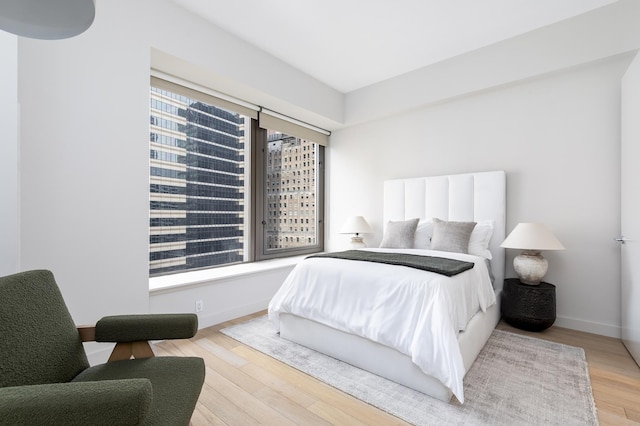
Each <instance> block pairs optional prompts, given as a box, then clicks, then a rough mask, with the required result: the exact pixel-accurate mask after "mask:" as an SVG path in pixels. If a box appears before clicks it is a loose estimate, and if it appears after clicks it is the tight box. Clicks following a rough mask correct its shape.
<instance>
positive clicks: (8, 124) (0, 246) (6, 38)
mask: <svg viewBox="0 0 640 426" xmlns="http://www.w3.org/2000/svg"><path fill="white" fill-rule="evenodd" d="M0 93H1V94H2V96H0V153H1V155H0V198H1V199H2V202H1V203H0V276H4V275H9V274H13V273H15V272H18V268H19V266H18V38H17V37H16V36H14V35H12V34H9V33H7V32H4V31H1V30H0Z"/></svg>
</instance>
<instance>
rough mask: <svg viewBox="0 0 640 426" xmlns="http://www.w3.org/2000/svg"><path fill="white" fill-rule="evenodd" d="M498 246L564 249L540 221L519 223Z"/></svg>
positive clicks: (536, 249) (535, 249)
mask: <svg viewBox="0 0 640 426" xmlns="http://www.w3.org/2000/svg"><path fill="white" fill-rule="evenodd" d="M500 247H504V248H510V249H521V250H534V251H541V250H564V249H565V247H564V246H563V245H562V243H561V242H560V241H558V239H557V238H556V236H555V235H553V233H552V232H551V231H550V230H549V228H547V227H546V226H545V225H543V224H542V223H519V224H518V225H516V227H515V228H513V231H511V233H510V234H509V236H508V237H507V238H506V239H505V240H504V241H503V242H502V244H500Z"/></svg>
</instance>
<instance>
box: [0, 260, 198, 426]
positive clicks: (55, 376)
mask: <svg viewBox="0 0 640 426" xmlns="http://www.w3.org/2000/svg"><path fill="white" fill-rule="evenodd" d="M197 328H198V319H197V316H196V315H194V314H160V315H122V316H112V317H105V318H103V319H101V320H100V321H98V323H97V324H96V325H95V327H80V328H77V327H76V326H75V324H74V323H73V320H72V319H71V315H70V314H69V311H68V310H67V307H66V305H65V303H64V300H63V298H62V295H61V293H60V290H59V289H58V286H57V284H56V282H55V279H54V277H53V274H52V273H51V272H49V271H44V270H39V271H28V272H21V273H18V274H14V275H10V276H7V277H2V278H0V425H30V426H32V425H65V426H67V425H109V426H114V425H167V426H177V425H187V424H189V421H190V419H191V415H192V414H193V410H194V408H195V405H196V402H197V400H198V396H199V395H200V391H201V389H202V385H203V383H204V377H205V367H204V362H203V360H202V359H201V358H195V357H168V356H167V357H164V356H163V357H154V356H153V350H152V349H151V347H150V346H149V344H148V343H147V341H148V340H163V339H181V338H190V337H193V336H194V335H195V333H196V331H197ZM91 340H95V341H98V342H115V343H116V347H115V348H114V350H113V353H112V354H111V357H110V358H109V362H107V363H106V364H101V365H96V366H93V367H91V366H89V363H88V361H87V356H86V354H85V351H84V347H83V345H82V342H83V341H91Z"/></svg>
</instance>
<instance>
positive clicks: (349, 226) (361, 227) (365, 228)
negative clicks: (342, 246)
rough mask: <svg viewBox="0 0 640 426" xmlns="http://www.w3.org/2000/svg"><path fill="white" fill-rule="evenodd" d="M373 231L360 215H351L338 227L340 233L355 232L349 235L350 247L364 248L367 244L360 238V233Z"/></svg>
mask: <svg viewBox="0 0 640 426" xmlns="http://www.w3.org/2000/svg"><path fill="white" fill-rule="evenodd" d="M370 232H373V230H372V229H371V226H369V224H368V223H367V221H366V220H365V219H364V217H362V216H351V217H350V218H349V219H348V220H347V221H346V222H345V224H344V225H343V226H342V229H340V233H341V234H355V235H354V236H353V237H351V248H353V249H357V248H364V247H366V246H367V245H366V244H365V243H364V241H363V240H362V237H361V236H360V234H367V233H370Z"/></svg>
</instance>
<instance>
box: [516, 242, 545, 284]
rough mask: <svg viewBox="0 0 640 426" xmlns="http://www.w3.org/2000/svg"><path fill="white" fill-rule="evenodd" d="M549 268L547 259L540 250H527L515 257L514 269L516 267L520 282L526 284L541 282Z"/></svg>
mask: <svg viewBox="0 0 640 426" xmlns="http://www.w3.org/2000/svg"><path fill="white" fill-rule="evenodd" d="M548 268H549V263H548V262H547V259H545V258H544V257H542V255H541V254H540V252H539V251H526V250H525V251H523V252H522V253H520V254H519V255H517V256H516V257H515V258H514V259H513V269H515V271H516V274H517V275H518V278H519V279H520V282H522V283H524V284H529V285H538V284H540V281H542V279H543V278H544V276H545V274H546V273H547V269H548Z"/></svg>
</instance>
